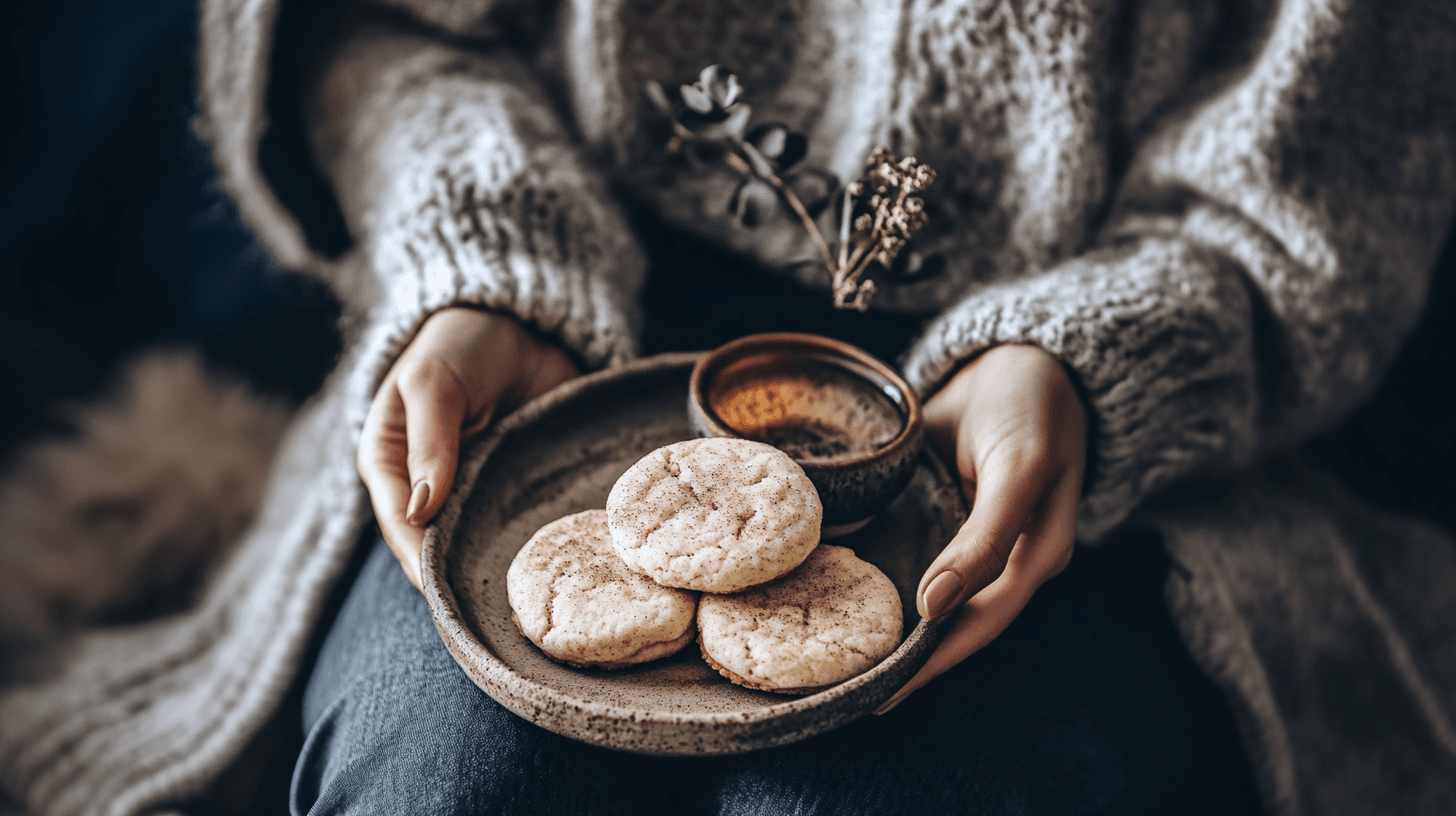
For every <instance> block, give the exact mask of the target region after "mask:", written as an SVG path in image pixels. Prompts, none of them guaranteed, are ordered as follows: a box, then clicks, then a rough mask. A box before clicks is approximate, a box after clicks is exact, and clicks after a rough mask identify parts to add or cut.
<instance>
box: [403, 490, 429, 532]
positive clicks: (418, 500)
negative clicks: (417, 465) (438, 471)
mask: <svg viewBox="0 0 1456 816" xmlns="http://www.w3.org/2000/svg"><path fill="white" fill-rule="evenodd" d="M429 503H430V483H429V482H427V481H424V480H423V479H421V480H420V481H419V482H418V483H417V484H416V485H415V489H414V492H413V493H411V494H410V500H409V509H408V510H406V511H405V520H407V521H408V522H409V523H410V524H413V525H414V526H416V527H422V526H424V522H423V520H422V519H421V518H420V513H423V512H424V511H425V505H427V504H429Z"/></svg>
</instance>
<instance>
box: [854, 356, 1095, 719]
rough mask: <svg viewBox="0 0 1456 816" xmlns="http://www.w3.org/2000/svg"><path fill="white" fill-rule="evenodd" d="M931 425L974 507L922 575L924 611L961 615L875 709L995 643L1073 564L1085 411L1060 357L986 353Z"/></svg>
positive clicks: (946, 396) (958, 381)
mask: <svg viewBox="0 0 1456 816" xmlns="http://www.w3.org/2000/svg"><path fill="white" fill-rule="evenodd" d="M925 425H926V433H927V434H928V436H929V437H930V440H931V442H932V443H937V444H941V445H943V446H944V447H945V448H946V449H947V450H953V451H955V459H956V467H957V470H958V471H959V472H960V477H961V480H962V484H963V485H964V488H965V492H966V495H967V496H968V497H970V499H971V502H972V508H971V517H970V518H969V519H968V520H967V521H966V523H965V524H964V525H963V526H962V527H961V529H960V531H959V532H957V533H956V536H955V538H953V539H951V542H950V544H948V545H946V548H945V550H944V551H943V552H942V553H941V554H940V557H938V558H936V559H935V563H934V564H932V565H931V566H930V569H928V570H926V572H925V576H924V577H923V578H921V579H920V588H919V590H918V591H917V592H916V599H917V600H916V605H917V606H918V607H919V611H920V615H921V616H922V617H925V618H938V617H941V616H942V615H948V614H954V615H955V616H956V618H955V621H954V623H952V625H951V628H950V631H949V632H947V634H946V636H945V639H944V640H942V641H941V643H940V646H939V647H937V648H936V650H935V652H934V653H933V654H932V655H931V656H930V660H929V661H927V662H926V664H925V666H924V667H923V668H921V669H920V672H919V673H918V674H916V675H915V677H913V678H911V680H910V682H909V683H907V684H905V687H904V688H902V689H900V691H898V692H897V693H896V694H895V696H894V697H891V698H890V699H889V700H888V701H887V702H886V703H885V704H884V705H883V706H881V707H880V708H879V710H878V711H876V713H877V714H883V713H885V712H886V711H889V710H890V709H891V708H894V707H895V706H896V705H898V704H899V703H900V702H901V701H902V700H904V699H905V698H906V697H908V696H909V695H910V694H911V693H912V692H914V691H915V690H916V689H919V688H920V687H921V686H923V685H925V684H926V683H929V682H930V681H931V680H932V679H934V678H935V677H936V676H938V675H939V674H941V673H942V672H944V671H946V670H947V669H949V668H951V667H952V666H954V665H956V664H957V663H959V662H961V661H962V660H965V659H966V658H967V657H969V656H970V655H971V654H973V653H975V652H976V651H977V650H979V649H980V648H981V647H983V646H985V645H986V644H987V643H990V642H991V641H992V640H994V639H995V638H996V636H997V635H999V634H1001V632H1002V630H1004V629H1005V628H1006V627H1007V625H1009V624H1010V623H1011V621H1012V620H1013V619H1014V618H1015V617H1016V616H1017V615H1018V614H1020V613H1021V610H1022V608H1024V607H1025V606H1026V602H1027V601H1029V600H1030V599H1031V596H1032V593H1034V592H1036V590H1037V588H1038V587H1040V586H1041V585H1042V583H1043V582H1045V581H1046V580H1047V579H1049V578H1051V577H1052V576H1054V575H1056V574H1057V573H1059V572H1061V571H1062V570H1063V569H1064V568H1065V567H1066V566H1067V563H1068V562H1069V561H1070V560H1071V558H1072V547H1073V541H1074V535H1075V529H1076V515H1077V500H1078V497H1079V496H1080V495H1081V492H1082V474H1083V470H1084V468H1085V466H1086V458H1087V414H1086V410H1085V409H1084V408H1083V407H1082V400H1081V398H1080V397H1078V395H1077V392H1076V390H1075V389H1074V388H1073V387H1072V383H1071V381H1070V380H1069V379H1068V378H1067V373H1066V372H1065V371H1064V370H1063V369H1062V365H1061V363H1060V362H1058V361H1057V359H1056V358H1055V357H1053V356H1051V355H1050V354H1048V353H1047V352H1046V351H1043V350H1042V349H1040V348H1037V347H1035V346H1020V345H1011V346H997V347H995V348H992V349H990V350H988V351H986V352H984V353H982V354H981V355H980V356H979V357H977V358H976V359H975V360H972V361H971V362H970V363H968V364H967V365H966V366H965V367H964V368H962V369H961V370H960V371H959V372H957V373H956V375H955V376H954V377H952V378H951V380H950V382H948V383H947V384H946V386H945V388H944V389H942V390H941V391H940V392H939V393H938V394H936V395H935V397H934V398H932V399H931V400H930V401H929V403H927V404H926V406H925Z"/></svg>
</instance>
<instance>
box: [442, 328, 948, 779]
mask: <svg viewBox="0 0 1456 816" xmlns="http://www.w3.org/2000/svg"><path fill="white" fill-rule="evenodd" d="M697 356H698V355H696V354H671V355H661V356H658V357H652V358H648V359H645V360H640V361H638V362H636V363H633V364H630V365H627V366H624V367H621V368H617V369H613V370H611V371H606V372H601V373H598V374H593V375H591V376H588V377H583V378H580V379H577V380H574V381H572V382H570V383H567V384H566V385H563V386H561V387H560V388H557V389H556V390H554V391H552V392H551V393H549V394H547V395H545V396H543V397H541V398H540V399H538V400H536V401H534V402H532V403H530V404H529V405H526V406H525V407H523V408H522V409H520V410H519V411H516V412H515V413H514V414H512V415H510V416H509V417H507V418H506V419H505V420H504V421H502V422H501V424H500V425H499V426H497V428H496V429H495V430H494V431H493V432H492V433H490V434H489V435H488V436H485V437H483V438H481V439H479V440H478V441H476V442H474V443H472V444H471V445H469V446H468V447H467V449H466V451H465V452H464V455H463V456H462V458H461V466H460V478H459V479H458V481H457V484H456V487H455V491H454V493H453V494H452V495H451V497H450V499H449V500H448V502H447V503H446V505H445V508H444V509H443V510H442V511H441V513H440V515H439V516H438V517H437V518H436V520H435V522H434V524H432V525H431V526H430V528H429V529H428V530H427V532H426V535H425V548H424V584H425V595H426V597H427V598H428V599H429V603H430V609H431V612H432V613H433V615H434V619H435V626H436V628H437V629H439V631H440V635H441V636H442V637H443V638H444V639H445V644H446V646H448V647H449V649H450V653H451V654H453V655H454V656H455V660H456V661H457V662H458V663H459V664H460V666H461V668H463V669H464V670H465V672H466V674H468V675H469V676H470V678H471V679H472V680H474V681H475V683H476V684H477V685H478V686H480V687H481V688H482V689H484V690H485V692H486V693H487V694H489V695H490V696H491V697H493V698H495V699H496V700H497V701H498V702H500V703H501V704H502V705H504V706H505V707H506V708H509V709H510V710H511V711H513V712H515V713H516V714H518V715H520V716H521V717H524V718H525V719H527V720H530V721H531V722H533V723H536V724H537V725H540V726H541V727H543V728H546V729H548V730H551V731H555V732H556V733H558V734H564V735H566V736H568V737H572V738H574V739H578V740H582V741H584V742H589V743H594V744H597V745H603V746H607V747H610V748H616V749H620V750H626V751H633V752H637V753H644V754H659V755H691V754H699V755H701V754H732V753H741V752H744V751H751V750H755V749H759V748H768V747H771V746H774V745H782V744H784V743H788V742H793V741H795V740H799V739H804V738H806V737H810V736H813V735H815V734H819V733H822V732H824V731H828V730H830V729H833V728H837V727H839V726H841V725H844V724H846V723H848V722H850V721H852V720H854V719H856V718H858V717H861V716H863V715H865V714H867V713H869V712H870V711H873V710H874V709H875V708H876V707H877V706H879V704H880V703H882V702H884V701H885V700H887V699H889V697H890V695H892V694H894V692H895V691H896V690H897V689H898V688H899V687H900V686H902V685H903V684H904V683H905V682H906V681H907V680H909V679H910V677H911V676H912V675H913V674H914V673H915V671H916V670H917V669H918V668H919V667H920V666H921V664H923V663H924V662H925V660H926V659H927V658H928V657H929V656H930V652H931V650H932V649H933V648H934V647H935V644H936V643H937V642H938V641H939V639H940V637H941V635H942V634H943V630H944V628H945V623H944V621H940V622H926V621H922V620H921V619H920V617H919V615H917V614H916V612H915V603H914V592H915V587H916V584H917V582H918V581H919V580H920V576H921V574H922V573H923V572H924V571H925V569H926V568H927V567H928V566H929V565H930V562H931V561H932V560H933V559H934V557H935V556H936V555H937V554H938V553H939V552H940V550H941V549H943V548H944V547H945V545H946V543H947V542H949V541H950V539H951V536H952V535H954V534H955V531H956V529H957V528H958V527H959V526H960V524H961V522H962V521H963V520H964V519H965V516H966V504H965V499H964V498H963V497H962V495H961V492H960V489H959V487H958V486H957V484H956V481H955V479H954V478H952V476H951V474H950V472H949V471H948V470H947V468H946V467H945V465H944V464H943V463H942V462H941V460H940V459H939V457H937V456H935V455H933V454H930V453H927V454H924V455H923V456H922V460H921V464H920V467H919V470H918V471H917V472H916V474H915V476H914V478H913V479H912V481H911V482H910V486H909V487H908V488H906V490H905V492H904V493H902V494H901V495H900V496H899V497H898V498H897V499H896V500H895V501H894V502H892V503H891V504H890V505H889V506H888V507H887V508H886V509H885V510H884V511H882V512H881V513H880V514H879V515H878V516H877V517H876V518H875V519H874V521H872V522H871V523H870V524H869V525H868V526H866V527H865V528H864V529H862V530H860V531H858V532H856V533H853V534H851V535H848V536H845V537H843V538H839V539H836V540H835V541H834V543H835V544H842V545H844V546H848V547H853V548H854V549H855V551H856V552H857V553H858V554H859V556H860V557H861V558H864V559H865V560H867V561H869V562H871V563H873V564H875V565H876V566H878V567H879V568H880V569H881V570H883V571H884V572H885V574H886V575H888V576H890V579H891V580H893V581H894V582H895V585H896V586H897V587H899V589H900V597H901V601H902V603H903V604H904V609H905V631H906V633H907V637H906V638H905V641H904V642H903V643H902V644H901V645H900V648H899V649H898V650H896V651H895V653H894V654H892V655H891V656H890V657H888V658H886V659H885V660H884V661H883V662H882V663H880V664H879V665H878V666H876V667H875V668H873V669H871V670H870V671H869V672H867V673H865V674H862V675H860V676H858V677H855V678H853V679H850V680H848V681H845V682H844V683H840V684H839V685H837V686H834V687H832V688H830V689H827V690H825V691H822V692H819V693H818V694H813V695H810V696H807V697H788V696H784V695H780V694H771V693H767V692H759V691H752V690H749V689H745V688H741V687H739V686H735V685H732V684H731V683H729V682H728V681H727V680H724V679H723V678H722V677H720V676H719V675H718V674H717V673H716V672H714V671H713V670H712V669H710V668H709V667H708V665H707V664H706V663H704V662H703V660H702V658H701V657H700V656H699V654H698V649H697V647H696V646H695V645H694V646H689V647H688V648H687V649H685V650H683V652H681V653H679V654H678V655H676V656H674V657H671V658H667V659H665V660H659V661H656V662H653V663H647V664H645V665H642V666H638V667H633V668H628V669H619V670H617V671H603V670H590V669H575V668H571V667H568V666H563V665H561V664H558V663H553V662H552V661H550V660H548V659H547V658H546V657H545V656H544V655H543V654H542V653H541V652H539V651H538V650H537V649H536V647H535V646H533V645H532V644H531V642H530V641H528V640H526V638H525V637H523V636H522V635H521V634H520V633H519V632H518V631H517V630H516V627H515V625H514V624H513V623H512V622H511V615H510V607H509V605H508V604H507V601H506V569H507V567H509V566H510V563H511V559H512V558H514V557H515V554H516V552H517V551H518V550H520V548H521V547H522V546H523V545H524V544H525V543H526V540H527V539H529V538H530V537H531V534H532V533H534V532H536V530H537V529H539V528H540V527H541V526H543V525H545V524H546V523H547V522H550V521H553V520H555V519H557V518H560V517H562V516H564V515H567V514H569V513H575V512H578V511H581V510H589V509H592V508H600V507H604V506H605V505H606V500H607V493H608V491H610V489H611V487H612V483H613V482H615V481H616V479H617V477H618V476H620V475H621V474H622V473H623V472H624V471H625V470H626V469H627V468H628V467H630V466H631V465H632V464H633V463H634V462H636V461H637V460H638V459H639V458H640V457H642V456H643V455H644V454H646V453H648V452H649V451H651V450H653V449H655V448H658V447H661V446H663V445H667V444H669V443H672V442H677V441H680V440H683V439H691V438H692V437H693V432H692V430H691V429H690V428H689V426H688V415H687V386H688V375H689V373H690V372H691V370H692V366H693V363H694V361H696V360H697Z"/></svg>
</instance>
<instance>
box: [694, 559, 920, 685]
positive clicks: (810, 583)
mask: <svg viewBox="0 0 1456 816" xmlns="http://www.w3.org/2000/svg"><path fill="white" fill-rule="evenodd" d="M902 623H903V618H902V617H901V610H900V595H899V593H898V592H897V591H896V590H895V585H894V584H893V583H892V582H891V581H890V579H889V578H887V577H886V576H885V574H884V573H883V572H880V571H879V569H877V568H876V567H875V566H874V565H872V564H869V563H867V562H865V561H861V560H860V559H859V558H857V557H855V554H854V552H853V551H852V550H850V549H849V548H847V547H833V546H829V545H825V546H821V547H819V548H818V549H816V550H814V552H813V554H812V555H810V556H809V558H808V560H806V561H805V562H804V563H803V564H802V565H800V566H799V568H798V569H796V570H794V571H793V572H791V573H789V574H788V575H785V576H784V577H783V578H780V579H778V580H777V581H774V582H772V583H769V584H764V585H763V586H758V587H754V588H752V589H749V590H747V591H744V592H740V593H738V594H736V595H704V596H703V599H702V602H701V603H700V604H699V605H698V642H699V646H700V647H701V649H702V652H703V657H704V658H705V659H706V660H707V661H708V663H710V664H712V666H713V668H715V669H717V670H718V672H719V673H720V674H722V675H723V676H724V677H726V678H728V679H729V680H732V681H733V682H735V683H737V684H739V685H740V686H748V687H749V688H755V689H761V690H763V691H777V692H782V693H785V694H809V693H812V692H815V691H819V690H821V689H823V688H825V687H827V686H830V685H833V684H834V683H838V682H840V681H842V680H848V679H849V678H851V677H854V676H855V675H857V674H861V673H863V672H865V671H867V670H868V669H870V668H871V667H872V666H874V665H875V664H877V663H879V662H880V661H881V660H883V659H884V658H886V657H888V656H889V655H890V653H891V652H893V651H895V647H897V646H899V645H900V633H901V630H902Z"/></svg>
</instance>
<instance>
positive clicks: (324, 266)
mask: <svg viewBox="0 0 1456 816" xmlns="http://www.w3.org/2000/svg"><path fill="white" fill-rule="evenodd" d="M389 5H393V6H396V8H393V9H385V8H380V7H376V6H374V5H372V4H369V3H357V4H354V5H353V6H352V7H345V8H341V9H339V10H338V11H337V12H335V13H334V14H333V15H332V17H331V19H330V21H329V25H328V31H329V32H332V33H325V32H324V31H320V32H319V33H318V36H309V37H306V38H305V39H306V40H307V41H306V42H303V43H301V44H295V45H294V47H296V48H300V49H301V50H302V51H303V52H305V53H306V54H307V55H308V59H309V61H310V62H311V63H312V68H311V70H307V71H296V72H294V73H292V74H287V73H281V74H280V75H278V76H275V77H271V78H267V81H265V78H263V77H259V76H239V75H234V74H232V73H229V72H228V71H236V70H237V68H236V66H243V67H246V68H248V69H250V70H253V71H261V70H265V69H266V68H267V66H270V65H272V66H275V67H276V66H277V65H278V64H279V62H278V59H277V58H276V57H274V58H270V57H268V56H267V55H268V54H270V53H273V51H274V50H275V49H276V47H277V46H275V45H274V43H273V42H272V40H273V39H274V38H275V37H276V36H277V35H276V33H275V29H276V28H279V27H281V26H283V25H284V23H283V21H277V22H275V21H274V20H273V19H272V18H271V15H256V14H255V15H246V14H244V15H239V16H237V17H236V18H230V19H218V20H215V21H214V20H209V21H207V22H206V24H205V25H204V36H205V40H204V49H203V50H204V57H205V58H206V59H205V60H204V67H205V69H206V70H205V71H204V76H203V100H204V108H205V112H206V113H207V114H208V116H207V121H208V122H210V125H211V128H212V133H211V135H212V139H213V142H214V148H215V155H216V156H217V157H218V163H219V169H220V170H221V175H222V180H223V182H224V184H225V185H226V186H227V187H228V188H229V191H230V192H231V193H232V194H233V197H234V198H235V199H236V200H237V201H238V203H239V206H240V209H241V210H242V212H243V214H244V215H245V216H246V217H247V219H248V221H249V223H250V224H251V225H252V226H253V228H254V230H255V231H256V232H257V234H258V235H259V237H260V238H261V239H262V241H263V243H264V244H265V246H267V247H268V249H269V250H270V252H271V253H272V254H273V256H274V257H275V258H276V259H277V260H278V261H279V263H281V264H282V265H284V266H287V267H290V268H295V269H301V270H306V271H312V272H315V273H317V274H320V275H321V276H323V277H325V278H326V279H328V280H330V282H331V283H333V284H334V286H335V289H336V290H338V291H339V292H340V294H341V295H342V296H343V297H344V298H345V300H346V303H348V304H351V305H352V307H353V310H354V311H356V312H357V311H360V310H368V311H369V312H370V318H369V324H370V325H373V326H376V327H379V326H388V327H392V328H391V330H390V331H389V332H388V334H389V335H390V337H389V338H388V339H387V342H385V345H386V346H388V347H389V348H388V349H384V351H385V353H386V356H390V357H392V356H393V353H397V351H398V349H399V348H400V347H401V346H402V345H403V343H404V342H407V341H408V339H409V337H410V336H412V334H413V332H414V331H415V330H416V329H417V327H418V325H419V323H420V322H422V321H423V319H424V318H425V317H427V316H428V315H429V314H430V313H431V312H433V311H435V310H437V309H439V308H441V307H444V306H446V305H450V304H462V303H465V304H474V305H480V306H485V307H489V308H493V309H498V310H502V311H506V312H509V313H512V314H514V315H516V316H517V317H519V318H521V319H522V320H523V321H524V322H525V323H527V324H528V325H531V326H533V327H535V328H537V329H539V330H540V331H542V332H544V333H546V334H548V335H551V336H553V337H554V338H556V339H558V340H559V341H560V342H561V343H562V344H563V345H564V346H566V347H567V348H569V349H571V350H572V351H573V352H575V353H576V354H577V356H578V357H579V358H580V359H581V360H582V361H583V362H585V363H586V364H587V365H588V366H591V367H599V366H603V365H608V364H611V363H614V362H620V361H622V360H625V359H627V358H629V357H631V356H632V355H633V354H634V353H635V345H634V344H635V328H636V323H637V314H636V311H637V305H636V301H637V296H638V292H639V290H640V287H641V282H642V279H643V275H644V266H645V262H644V259H643V256H642V253H641V252H640V250H639V248H638V247H637V245H636V243H635V239H634V238H633V237H632V235H631V232H630V230H629V229H628V227H627V224H626V223H625V220H624V218H623V216H622V214H621V213H620V211H619V210H618V208H617V207H616V205H615V204H614V203H613V202H612V201H611V200H610V197H609V196H608V194H607V191H606V189H605V183H604V182H603V181H602V180H601V179H600V178H599V174H598V173H597V172H596V171H595V170H594V168H592V167H590V166H589V165H588V163H587V162H586V160H585V159H584V157H583V156H581V155H580V153H579V150H578V149H577V147H576V145H575V144H574V142H573V140H572V138H571V136H570V135H569V134H568V133H567V131H566V129H565V127H564V126H563V125H562V124H561V123H560V121H559V120H558V117H557V115H556V113H555V111H554V110H553V109H552V107H551V105H550V102H549V100H548V97H547V95H546V94H545V93H544V92H543V89H542V88H541V87H540V85H539V84H538V83H537V81H536V79H535V77H534V76H533V75H532V73H531V72H530V71H529V70H528V68H527V66H526V65H525V64H524V62H523V61H522V59H521V58H520V57H519V56H517V55H516V54H515V52H513V51H512V50H511V49H510V48H508V47H506V45H505V44H503V43H501V42H499V41H498V40H493V39H492V37H491V33H490V28H489V26H490V17H489V7H490V6H491V3H490V2H488V1H485V0H476V1H475V2H465V3H454V4H448V3H440V2H434V0H408V1H406V0H396V1H395V2H391V3H389ZM229 8H230V6H229V5H228V4H226V3H219V4H214V5H211V6H209V7H208V8H207V11H208V12H209V13H210V14H211V16H213V17H221V16H222V15H223V14H224V13H225V12H226V10H227V9H229ZM260 18H261V19H260ZM303 30H305V31H306V30H307V27H306V26H304V27H303ZM219 32H220V33H221V36H210V35H212V34H216V33H219ZM292 33H293V34H294V36H295V37H297V36H298V33H297V30H295V31H294V32H292ZM228 52H245V53H242V54H234V53H228ZM253 54H256V55H261V56H252V55H253ZM270 83H272V85H270ZM278 83H286V84H287V85H288V87H289V89H291V90H292V91H293V94H294V98H297V95H298V94H301V95H302V97H303V98H302V100H301V101H302V108H303V111H304V121H303V123H302V124H303V127H302V129H303V131H304V134H303V135H304V136H305V137H306V139H307V141H308V142H309V143H310V144H309V147H311V148H312V155H313V158H314V160H315V162H316V163H317V164H318V165H319V166H320V169H321V170H322V173H323V175H324V177H325V180H326V181H327V182H328V185H329V187H330V188H331V192H332V194H333V196H334V198H335V200H336V201H337V202H338V204H339V207H340V209H341V210H342V212H343V215H344V219H345V222H346V224H347V226H348V228H349V233H350V235H351V236H352V238H353V240H354V242H355V246H354V248H353V250H351V252H352V253H353V254H354V255H362V260H363V263H362V264H359V263H354V262H353V261H354V260H355V259H354V258H350V259H349V260H350V261H351V262H350V263H339V262H336V261H329V260H326V259H324V258H323V257H321V256H320V255H319V254H318V253H317V252H316V251H315V250H314V248H313V247H312V246H311V245H310V244H309V242H308V240H307V236H306V235H305V232H304V229H303V228H302V227H301V225H300V222H299V220H298V219H297V218H296V217H295V213H293V212H292V211H290V210H289V208H288V207H286V206H285V205H284V204H283V203H282V200H281V196H280V195H279V191H278V190H277V189H275V187H274V186H273V184H272V181H273V177H271V176H269V175H267V174H265V172H264V170H263V164H264V162H263V160H262V159H260V148H261V147H263V146H264V139H263V134H264V133H266V132H268V130H269V128H272V127H274V125H272V124H270V119H271V117H272V114H273V113H274V111H272V110H271V107H272V106H276V105H277V104H278V102H277V101H276V99H277V98H278V96H279V95H278V94H277V92H276V91H269V92H268V94H272V95H271V96H269V95H267V94H265V89H266V88H269V87H274V88H276V87H277V84H278ZM283 96H285V97H286V96H289V94H284V95H283ZM270 99H272V100H274V101H272V102H271V103H270V102H269V101H268V100H270ZM285 138H290V137H289V136H287V135H286V133H285ZM293 138H298V137H293ZM298 147H299V150H300V152H301V151H302V150H303V147H302V146H301V145H300V146H298ZM360 268H364V269H367V270H368V271H369V272H370V273H372V274H371V275H366V278H367V279H360V278H359V277H358V276H357V274H356V273H357V270H358V269H360ZM376 345H377V343H376ZM391 350H392V351H391Z"/></svg>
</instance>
